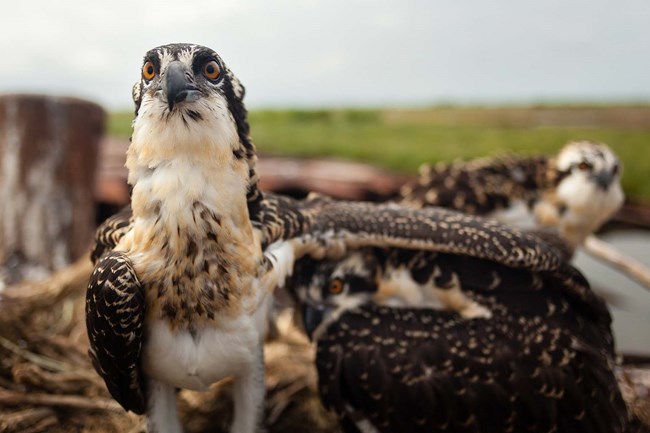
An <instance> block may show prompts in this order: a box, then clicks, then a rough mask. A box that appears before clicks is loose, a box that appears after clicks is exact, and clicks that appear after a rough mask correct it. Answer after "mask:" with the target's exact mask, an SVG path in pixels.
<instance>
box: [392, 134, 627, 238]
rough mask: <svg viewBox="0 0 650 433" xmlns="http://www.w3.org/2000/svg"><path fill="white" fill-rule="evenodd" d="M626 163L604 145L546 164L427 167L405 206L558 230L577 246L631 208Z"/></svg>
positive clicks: (576, 146)
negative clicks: (623, 179) (623, 174)
mask: <svg viewBox="0 0 650 433" xmlns="http://www.w3.org/2000/svg"><path fill="white" fill-rule="evenodd" d="M623 199H624V196H623V191H622V189H621V185H620V163H619V161H618V158H617V157H616V155H614V153H613V152H612V151H611V150H610V149H609V147H607V146H606V145H604V144H601V143H595V142H591V141H575V142H570V143H568V144H567V145H565V146H564V147H563V148H562V150H560V152H559V153H558V154H557V155H556V156H555V157H552V158H548V157H546V156H532V157H515V156H509V157H503V158H497V159H478V160H474V161H469V162H456V163H453V164H448V165H447V164H436V165H435V166H430V165H423V166H422V167H420V178H419V179H418V181H417V182H416V183H412V184H407V185H405V186H404V187H403V188H402V190H401V192H400V197H399V198H398V201H400V202H402V203H404V204H408V205H411V206H416V207H424V206H442V207H446V208H451V209H456V210H460V211H463V212H467V213H470V214H474V215H485V216H490V217H493V218H496V219H498V220H499V221H501V222H504V223H506V224H512V225H514V226H516V227H519V228H524V229H530V228H541V227H554V228H556V229H558V230H559V231H560V233H561V234H562V236H563V237H564V238H565V239H567V240H569V241H570V242H571V244H572V245H573V246H577V245H579V244H581V243H582V242H583V241H584V239H585V238H586V237H587V236H588V235H589V234H591V233H593V232H594V231H596V230H597V229H598V228H599V227H600V226H601V225H602V224H603V223H604V222H605V221H606V220H607V219H608V218H610V217H611V216H612V215H613V214H614V212H616V211H617V210H618V209H619V208H620V207H621V205H622V204H623Z"/></svg>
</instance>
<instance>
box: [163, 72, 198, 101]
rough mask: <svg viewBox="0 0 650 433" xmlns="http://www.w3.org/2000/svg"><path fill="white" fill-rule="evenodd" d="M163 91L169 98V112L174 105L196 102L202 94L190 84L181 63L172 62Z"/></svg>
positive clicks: (166, 74)
mask: <svg viewBox="0 0 650 433" xmlns="http://www.w3.org/2000/svg"><path fill="white" fill-rule="evenodd" d="M163 90H164V94H165V95H166V97H167V105H169V111H172V109H173V108H174V104H177V103H179V102H183V101H195V100H197V99H198V98H199V96H200V92H199V91H198V90H197V89H196V87H195V86H194V85H193V84H192V83H190V79H189V78H188V76H187V74H186V73H185V68H184V67H183V65H182V64H181V63H180V62H171V63H170V64H169V66H168V67H167V71H166V72H165V80H164V81H163Z"/></svg>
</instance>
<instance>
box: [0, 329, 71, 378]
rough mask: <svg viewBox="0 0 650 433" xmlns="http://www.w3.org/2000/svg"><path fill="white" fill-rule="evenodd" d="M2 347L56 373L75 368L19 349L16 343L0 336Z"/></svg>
mask: <svg viewBox="0 0 650 433" xmlns="http://www.w3.org/2000/svg"><path fill="white" fill-rule="evenodd" d="M0 346H2V347H4V348H5V349H7V350H8V351H10V352H12V353H15V354H16V355H18V356H21V357H23V358H24V359H26V360H28V361H29V362H33V363H34V364H36V365H39V366H41V367H44V368H47V369H50V370H54V371H71V370H72V369H73V368H72V367H71V366H70V365H69V364H67V363H65V362H60V361H57V360H56V359H51V358H46V357H44V356H40V355H37V354H35V353H33V352H30V351H28V350H25V349H22V348H20V347H18V345H16V344H15V343H14V342H12V341H9V340H7V339H6V338H4V337H3V336H1V335H0Z"/></svg>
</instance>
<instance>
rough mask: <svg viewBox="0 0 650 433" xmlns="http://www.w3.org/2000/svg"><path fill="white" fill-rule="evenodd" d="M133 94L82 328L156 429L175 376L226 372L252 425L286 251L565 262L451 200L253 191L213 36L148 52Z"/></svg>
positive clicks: (240, 419) (173, 418)
mask: <svg viewBox="0 0 650 433" xmlns="http://www.w3.org/2000/svg"><path fill="white" fill-rule="evenodd" d="M133 97H134V101H135V106H136V110H135V119H134V121H133V134H132V137H131V144H130V146H129V149H128V153H127V163H126V165H127V168H128V170H129V176H128V181H129V183H130V184H131V185H132V187H133V192H132V197H131V206H130V208H127V209H125V210H124V211H123V212H121V213H119V214H118V215H116V216H114V217H112V218H110V219H109V220H108V221H106V223H104V224H103V225H102V226H100V227H99V229H98V231H97V234H96V244H95V247H94V250H93V253H92V258H93V260H94V262H95V270H94V272H93V274H92V276H91V278H90V282H89V285H88V290H87V293H86V326H87V331H88V337H89V341H90V349H89V354H90V357H91V358H92V361H93V365H94V367H95V369H96V370H97V372H98V373H99V374H100V375H101V376H102V378H103V379H104V381H105V382H106V385H107V388H108V390H109V392H110V393H111V395H112V396H113V397H114V398H115V399H116V400H117V401H118V402H119V403H120V404H121V405H122V406H123V407H124V408H125V409H127V410H130V411H133V412H136V413H145V412H146V414H147V422H148V428H149V431H150V432H163V431H165V432H180V431H182V427H181V424H180V421H179V420H178V416H177V411H176V397H175V390H176V389H177V388H189V389H195V390H203V389H206V388H207V387H208V386H209V385H210V384H212V383H214V382H216V381H218V380H221V379H222V378H225V377H232V378H233V379H234V403H235V404H234V406H235V415H234V421H233V425H232V431H233V432H238V433H248V432H253V431H255V430H256V429H257V428H258V427H259V423H260V419H261V416H260V415H261V411H262V409H263V398H264V384H263V379H264V372H263V360H262V357H263V355H262V344H261V340H262V338H263V336H264V333H265V327H266V323H267V319H266V316H267V311H268V307H269V305H270V300H271V294H272V291H273V289H274V288H275V287H276V286H278V285H281V284H282V282H283V280H284V278H285V277H286V275H288V274H290V273H291V271H292V269H293V261H294V258H299V257H301V256H302V255H305V254H307V253H309V254H313V255H315V256H321V257H322V256H325V255H326V254H334V253H339V254H340V253H343V252H344V251H345V249H346V248H348V247H367V246H380V247H397V248H416V249H424V250H432V251H443V252H455V253H458V254H465V255H469V256H475V257H478V258H490V259H491V260H495V261H498V262H502V263H504V264H506V265H508V266H512V267H516V268H522V269H531V270H552V269H556V268H558V267H560V266H562V263H563V261H564V256H563V255H562V254H561V253H559V252H558V251H557V250H556V248H554V247H553V246H552V245H548V244H546V243H544V242H542V241H540V239H539V238H537V237H535V236H533V235H528V234H524V233H520V232H516V231H512V230H510V229H507V228H504V227H502V226H500V225H499V224H497V223H496V222H490V221H483V220H480V219H477V218H474V217H470V216H464V215H461V214H457V213H455V212H451V211H445V210H441V209H422V210H413V209H411V210H409V209H405V208H402V207H399V206H396V205H390V204H387V205H380V206H377V205H372V204H368V203H341V202H335V201H332V200H329V199H326V198H323V197H318V196H315V197H310V198H309V199H307V200H304V201H295V200H292V199H289V198H284V197H280V196H275V195H270V194H262V193H261V192H260V191H259V189H258V185H257V183H258V177H257V174H256V170H255V162H256V153H255V147H254V146H253V143H252V141H251V138H250V135H249V126H248V122H247V114H246V109H245V108H244V104H243V97H244V88H243V86H242V85H241V83H240V82H239V81H238V80H237V78H236V77H235V76H234V75H233V74H232V72H231V71H230V70H229V69H228V68H227V67H226V65H225V64H224V62H223V60H222V59H221V58H220V57H219V55H218V54H217V53H216V52H214V51H213V50H211V49H209V48H206V47H202V46H199V45H190V44H171V45H165V46H161V47H158V48H154V49H153V50H151V51H149V52H148V53H147V54H146V55H145V57H144V62H143V65H142V69H141V78H140V80H139V82H138V83H137V84H136V85H135V86H134V89H133ZM514 250H516V251H518V254H517V255H512V254H510V253H509V252H510V251H514Z"/></svg>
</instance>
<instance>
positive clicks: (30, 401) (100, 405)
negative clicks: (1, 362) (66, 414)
mask: <svg viewBox="0 0 650 433" xmlns="http://www.w3.org/2000/svg"><path fill="white" fill-rule="evenodd" d="M0 405H3V406H21V405H33V406H52V407H65V408H68V409H78V410H89V411H115V412H118V413H122V412H123V411H124V409H122V407H121V406H120V405H119V404H118V403H117V402H115V401H113V400H108V399H105V398H92V399H91V398H88V397H86V396H82V395H60V394H40V393H29V394H26V393H22V392H17V391H10V390H6V389H0Z"/></svg>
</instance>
